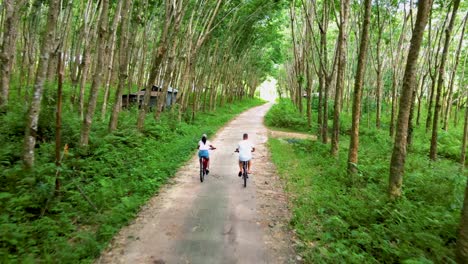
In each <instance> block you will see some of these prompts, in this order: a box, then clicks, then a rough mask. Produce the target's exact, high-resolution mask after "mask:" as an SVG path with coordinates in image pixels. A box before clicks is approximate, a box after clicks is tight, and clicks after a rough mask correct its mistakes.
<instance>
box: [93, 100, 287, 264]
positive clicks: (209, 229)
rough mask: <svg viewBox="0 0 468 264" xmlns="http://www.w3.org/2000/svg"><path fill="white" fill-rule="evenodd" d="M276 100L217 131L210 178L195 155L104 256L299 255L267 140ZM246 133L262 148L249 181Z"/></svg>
mask: <svg viewBox="0 0 468 264" xmlns="http://www.w3.org/2000/svg"><path fill="white" fill-rule="evenodd" d="M270 106H271V105H269V104H267V105H263V106H260V107H256V108H253V109H251V110H249V111H247V112H244V113H243V114H241V115H240V116H238V117H237V118H235V119H234V120H233V121H231V122H230V123H229V124H228V125H226V126H225V127H224V128H223V129H221V130H220V131H219V132H218V133H217V135H216V136H215V137H214V138H211V142H212V143H213V145H214V146H216V147H217V149H216V150H215V151H213V152H211V154H210V156H211V166H210V167H211V170H210V174H209V175H208V176H207V177H206V179H205V182H203V183H200V180H199V177H198V166H199V165H198V158H197V157H196V156H195V155H194V157H193V159H192V160H191V161H190V162H188V163H187V164H186V165H185V166H184V167H182V168H181V169H180V170H179V171H178V172H177V174H176V176H175V177H174V178H173V180H172V182H171V184H169V185H168V186H167V187H165V188H164V189H163V190H161V192H160V193H159V195H158V196H155V197H154V198H152V199H151V200H150V202H149V203H148V204H147V205H146V206H145V207H144V208H143V209H142V211H141V212H140V214H139V215H138V217H137V218H136V220H135V221H134V222H133V223H132V224H130V225H129V226H128V227H125V228H124V229H122V230H121V232H120V233H119V234H118V235H117V236H116V237H115V239H114V240H113V241H112V243H111V245H110V247H109V249H108V250H107V251H106V252H104V253H103V254H102V256H101V257H100V258H99V259H98V260H97V263H159V264H162V263H242V264H243V263H294V260H295V255H294V254H293V250H292V246H291V234H290V233H289V232H288V228H287V223H288V219H289V213H288V209H287V201H286V197H285V195H284V194H283V192H282V186H281V183H280V181H279V179H278V176H277V175H276V174H275V168H274V166H273V164H272V163H271V162H270V160H269V155H268V151H267V148H266V146H265V144H266V141H267V129H266V128H265V127H264V126H263V116H264V115H265V113H266V112H267V110H268V109H269V108H270ZM243 133H248V134H249V138H250V140H251V141H252V142H253V143H254V144H255V146H256V149H257V151H256V152H255V153H254V161H253V162H254V166H253V168H252V172H253V174H252V175H251V176H250V178H249V181H248V185H247V188H244V187H243V185H242V181H241V179H240V178H239V177H238V176H237V172H238V167H237V164H236V162H237V159H238V156H237V154H236V153H234V152H233V151H234V150H235V148H236V147H237V142H238V141H239V140H241V138H242V134H243ZM194 145H196V142H194Z"/></svg>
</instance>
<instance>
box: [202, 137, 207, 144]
mask: <svg viewBox="0 0 468 264" xmlns="http://www.w3.org/2000/svg"><path fill="white" fill-rule="evenodd" d="M201 141H202V142H203V144H206V137H205V136H203V137H202V138H201Z"/></svg>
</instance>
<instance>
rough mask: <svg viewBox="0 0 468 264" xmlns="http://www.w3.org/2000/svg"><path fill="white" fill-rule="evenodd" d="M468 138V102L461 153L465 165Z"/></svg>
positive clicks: (462, 164)
mask: <svg viewBox="0 0 468 264" xmlns="http://www.w3.org/2000/svg"><path fill="white" fill-rule="evenodd" d="M467 139H468V103H465V122H464V126H463V139H462V147H461V155H460V163H461V166H462V167H464V166H465V160H466V140H467Z"/></svg>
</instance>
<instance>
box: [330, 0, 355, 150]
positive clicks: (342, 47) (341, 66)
mask: <svg viewBox="0 0 468 264" xmlns="http://www.w3.org/2000/svg"><path fill="white" fill-rule="evenodd" d="M340 3H341V9H340V23H339V35H338V68H337V76H336V89H335V102H334V107H333V110H334V112H333V132H332V137H331V149H330V153H331V155H333V156H337V155H338V150H339V137H340V112H341V100H342V94H343V89H344V84H345V71H346V58H347V45H348V20H349V3H350V1H349V0H344V1H341V2H340Z"/></svg>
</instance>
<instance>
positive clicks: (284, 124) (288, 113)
mask: <svg viewBox="0 0 468 264" xmlns="http://www.w3.org/2000/svg"><path fill="white" fill-rule="evenodd" d="M265 123H266V125H268V126H271V127H277V128H288V129H294V130H298V131H303V132H306V131H308V128H307V120H306V119H304V116H303V115H301V114H300V113H299V112H298V111H297V109H296V108H295V106H294V105H293V104H292V102H291V101H289V100H280V101H279V102H278V104H276V105H274V106H273V107H272V108H271V110H270V111H269V112H268V113H267V115H266V116H265Z"/></svg>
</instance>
